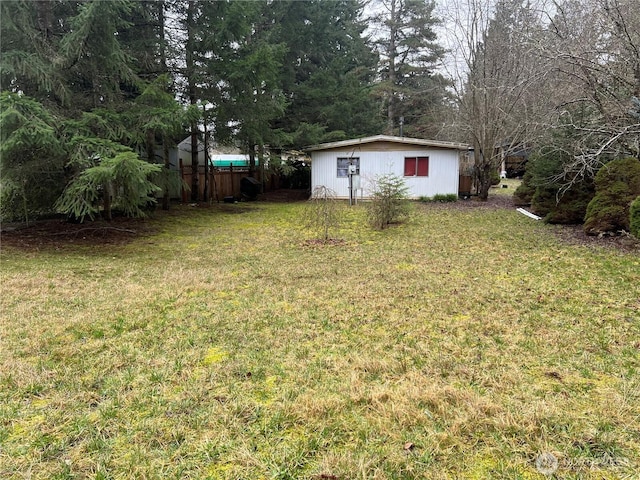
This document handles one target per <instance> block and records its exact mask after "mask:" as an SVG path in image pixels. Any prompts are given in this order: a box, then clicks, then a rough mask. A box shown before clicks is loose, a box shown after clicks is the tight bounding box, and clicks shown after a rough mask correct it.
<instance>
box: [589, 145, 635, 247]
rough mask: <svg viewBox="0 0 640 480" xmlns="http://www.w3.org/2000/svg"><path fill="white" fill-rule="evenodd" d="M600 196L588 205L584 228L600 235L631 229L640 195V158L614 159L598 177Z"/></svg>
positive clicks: (597, 189) (597, 193)
mask: <svg viewBox="0 0 640 480" xmlns="http://www.w3.org/2000/svg"><path fill="white" fill-rule="evenodd" d="M595 185H596V196H595V197H593V199H592V200H591V202H589V205H588V206H587V213H586V216H585V222H584V231H585V232H586V233H587V234H588V235H598V234H600V233H606V232H616V231H618V230H627V231H629V229H630V225H629V221H630V206H631V203H632V202H633V201H634V199H635V198H636V197H637V196H638V195H640V161H638V159H637V158H632V157H629V158H624V159H620V160H613V161H611V162H609V163H607V164H606V165H604V166H603V167H602V168H601V169H600V170H599V171H598V173H597V175H596V177H595Z"/></svg>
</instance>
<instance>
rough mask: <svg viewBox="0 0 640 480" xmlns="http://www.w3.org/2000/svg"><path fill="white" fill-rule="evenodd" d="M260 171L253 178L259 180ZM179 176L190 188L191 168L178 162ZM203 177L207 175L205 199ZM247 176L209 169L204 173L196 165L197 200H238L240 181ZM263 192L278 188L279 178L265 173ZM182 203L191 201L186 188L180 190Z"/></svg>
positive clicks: (237, 171)
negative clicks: (227, 198) (231, 198)
mask: <svg viewBox="0 0 640 480" xmlns="http://www.w3.org/2000/svg"><path fill="white" fill-rule="evenodd" d="M260 173H261V172H260V171H259V170H258V171H256V172H255V173H254V176H255V177H256V178H257V179H258V180H260ZM180 175H181V177H182V180H183V182H184V183H185V184H186V185H188V186H189V187H191V181H192V178H193V176H192V167H191V165H184V164H182V162H180ZM205 175H208V177H209V178H208V194H207V198H205V191H204V190H205ZM247 176H249V172H248V171H247V170H236V169H229V170H216V169H213V168H210V169H209V172H206V173H205V166H204V165H198V198H200V199H201V200H203V201H205V202H206V201H209V200H213V201H222V200H223V199H224V197H235V198H240V197H241V193H240V181H241V180H242V178H244V177H247ZM263 186H264V191H265V192H269V191H273V190H277V189H278V188H280V178H279V176H278V175H276V174H274V173H266V174H265V179H264V182H263ZM181 197H182V202H184V203H188V202H190V201H191V191H190V190H189V189H188V188H183V189H182V195H181Z"/></svg>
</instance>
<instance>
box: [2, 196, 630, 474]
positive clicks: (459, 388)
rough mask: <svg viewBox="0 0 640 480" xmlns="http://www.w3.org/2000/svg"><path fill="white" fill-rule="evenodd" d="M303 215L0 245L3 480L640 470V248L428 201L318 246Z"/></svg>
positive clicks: (349, 224) (267, 213)
mask: <svg viewBox="0 0 640 480" xmlns="http://www.w3.org/2000/svg"><path fill="white" fill-rule="evenodd" d="M507 190H509V193H512V192H513V189H512V188H509V189H507ZM303 213H304V204H303V203H294V204H277V203H271V204H270V203H255V204H237V205H220V206H213V207H211V208H185V209H184V210H183V211H182V212H180V214H179V215H178V214H176V212H175V210H174V213H172V214H171V215H169V216H162V215H159V216H158V217H157V218H156V219H155V220H150V221H148V222H147V223H148V224H150V225H152V226H153V227H154V228H155V233H154V234H153V235H149V236H144V237H143V236H140V237H137V238H135V239H134V240H132V241H131V242H130V243H127V244H123V245H103V246H87V245H85V246H83V245H75V246H64V245H61V246H59V247H58V248H54V247H48V248H45V249H40V250H38V251H36V250H30V251H23V250H17V249H15V248H13V247H7V246H3V248H2V256H1V264H0V265H1V270H0V281H1V299H0V308H1V310H0V315H1V316H0V478H2V479H23V478H32V479H67V478H69V479H71V478H92V479H124V478H131V479H156V478H157V479H166V478H175V479H178V478H181V479H182V478H184V479H206V478H209V479H240V478H242V479H262V478H264V479H287V478H289V479H314V480H321V479H324V480H336V479H340V480H347V479H415V478H428V479H446V478H451V479H485V478H487V479H499V478H504V479H507V478H508V479H544V478H558V479H560V478H562V479H594V480H595V479H614V478H638V476H637V473H636V472H637V471H638V469H640V463H639V460H638V459H639V458H640V256H639V255H638V254H637V253H624V252H621V251H618V250H614V249H606V248H600V247H595V248H589V247H585V246H579V245H571V244H567V243H563V242H562V241H561V240H559V239H558V238H557V237H556V236H555V235H554V234H553V232H554V229H553V227H550V226H546V225H544V224H542V223H540V222H535V221H533V220H531V219H529V218H527V217H524V216H523V215H520V214H518V213H516V212H515V210H514V209H497V208H488V207H487V208H483V207H475V208H472V207H468V208H467V207H465V206H464V205H454V206H450V205H434V204H426V205H425V204H416V205H415V209H414V214H413V216H412V218H411V219H410V220H409V221H407V222H405V223H403V224H401V225H397V226H394V227H393V228H390V229H388V230H385V231H383V232H375V231H372V230H370V229H369V228H368V227H366V226H365V225H364V211H363V210H362V209H361V206H358V207H354V208H352V209H349V211H348V212H347V216H346V219H345V223H344V228H343V229H342V231H341V232H340V235H339V236H340V237H341V238H342V239H344V243H343V244H340V245H327V246H321V245H314V244H312V243H309V242H305V240H308V239H310V238H311V236H310V233H309V232H307V231H305V230H304V229H302V228H300V227H299V224H300V222H301V218H302V217H303ZM61 243H62V242H61ZM551 455H552V456H553V457H551ZM554 459H556V460H557V461H558V467H557V471H556V472H555V473H554V474H550V475H549V476H547V477H545V475H543V474H542V473H540V472H541V471H545V470H544V468H543V467H544V466H545V465H544V463H545V461H546V464H552V463H553V460H554ZM543 460H544V461H543ZM553 467H554V465H551V467H550V468H549V472H551V471H552V470H553Z"/></svg>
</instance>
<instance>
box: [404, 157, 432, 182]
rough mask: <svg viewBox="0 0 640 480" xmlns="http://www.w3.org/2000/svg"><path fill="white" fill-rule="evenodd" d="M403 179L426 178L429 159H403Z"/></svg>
mask: <svg viewBox="0 0 640 480" xmlns="http://www.w3.org/2000/svg"><path fill="white" fill-rule="evenodd" d="M404 176H405V177H428V176H429V157H405V158H404Z"/></svg>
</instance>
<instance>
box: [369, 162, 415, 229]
mask: <svg viewBox="0 0 640 480" xmlns="http://www.w3.org/2000/svg"><path fill="white" fill-rule="evenodd" d="M408 192H409V189H408V188H407V186H406V184H405V182H404V179H403V178H401V177H398V176H397V175H393V174H386V175H378V176H376V178H375V180H374V181H373V186H372V188H371V201H370V202H368V203H367V213H368V215H369V223H370V224H371V226H373V227H374V228H379V229H380V230H382V229H384V228H386V227H387V225H389V224H390V223H394V222H397V221H398V220H400V219H401V218H402V217H403V216H405V215H407V214H408V213H409V208H410V205H409V197H408Z"/></svg>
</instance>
